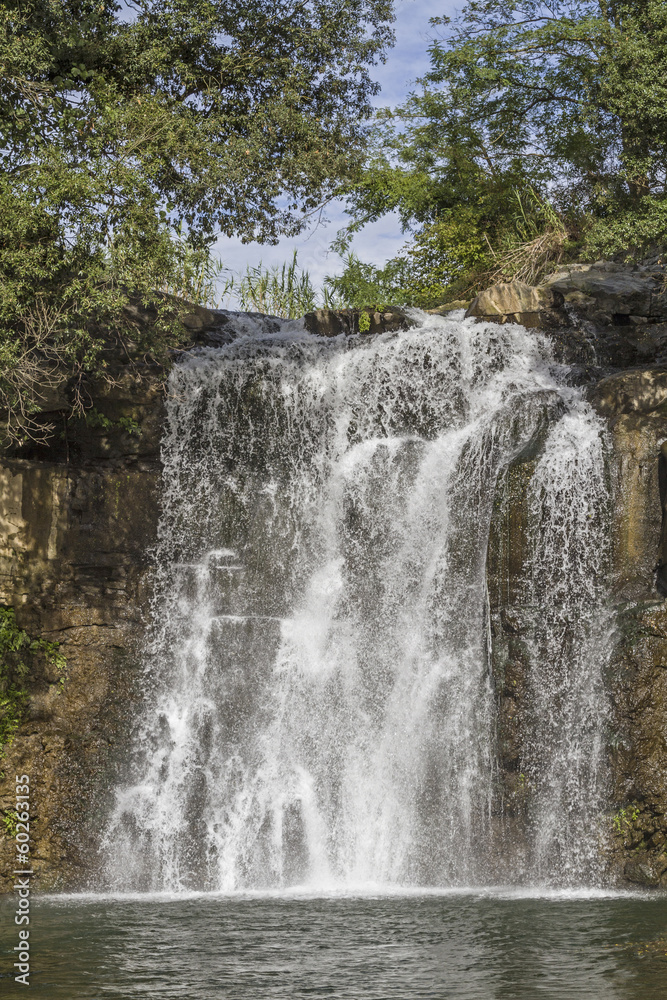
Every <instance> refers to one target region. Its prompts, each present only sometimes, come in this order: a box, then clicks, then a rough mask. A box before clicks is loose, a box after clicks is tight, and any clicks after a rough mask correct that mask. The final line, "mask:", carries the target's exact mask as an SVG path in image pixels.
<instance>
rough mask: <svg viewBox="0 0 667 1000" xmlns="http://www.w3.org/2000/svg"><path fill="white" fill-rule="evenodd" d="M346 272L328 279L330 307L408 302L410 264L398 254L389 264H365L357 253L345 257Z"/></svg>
mask: <svg viewBox="0 0 667 1000" xmlns="http://www.w3.org/2000/svg"><path fill="white" fill-rule="evenodd" d="M343 263H344V265H345V267H344V270H343V272H342V274H337V275H330V276H327V277H326V278H325V279H324V288H323V294H324V305H325V307H326V308H328V309H362V308H364V307H365V306H370V307H378V306H383V305H389V304H395V303H398V304H408V305H413V304H416V303H413V302H411V301H410V302H408V301H407V298H406V295H407V293H406V291H405V288H404V286H405V283H406V280H407V267H408V263H407V261H406V260H405V259H403V258H401V257H397V258H395V259H394V260H390V261H389V262H388V263H387V264H386V265H385V267H383V268H378V267H375V266H374V265H373V264H365V263H364V262H363V261H361V260H359V258H358V257H357V256H356V255H355V254H353V253H348V254H345V255H344V256H343Z"/></svg>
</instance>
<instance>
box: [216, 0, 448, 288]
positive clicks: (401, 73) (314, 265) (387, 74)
mask: <svg viewBox="0 0 667 1000" xmlns="http://www.w3.org/2000/svg"><path fill="white" fill-rule="evenodd" d="M461 6H462V0H458V2H453V0H440V2H438V0H396V21H395V23H394V30H395V32H396V45H395V46H394V48H393V49H391V51H390V52H389V56H388V58H387V62H386V63H385V64H384V66H382V65H380V66H377V67H375V72H374V76H375V79H376V80H378V82H379V83H380V84H381V87H382V90H381V92H380V93H379V94H378V96H377V97H376V99H375V104H376V105H377V106H378V107H382V106H386V105H389V106H393V105H395V104H399V103H400V102H401V101H402V100H403V98H404V97H405V96H406V94H407V93H408V92H409V90H410V89H411V84H412V83H413V81H414V80H415V79H416V78H417V77H418V76H421V75H422V74H423V73H424V72H425V71H426V70H427V69H428V65H429V61H428V54H427V47H428V42H429V39H430V38H431V37H432V31H433V29H432V28H431V26H430V25H429V18H431V17H439V16H441V15H443V14H449V15H451V14H452V13H454V11H455V10H456V9H460V8H461ZM326 216H327V218H328V219H329V220H330V221H329V222H328V223H327V224H326V225H319V226H318V227H317V228H315V229H314V230H312V231H311V232H310V233H304V234H303V235H302V236H301V237H300V238H299V239H294V238H290V239H287V240H282V241H281V242H280V243H277V244H276V245H275V246H267V245H264V246H261V245H260V244H257V243H246V244H243V243H241V241H240V240H235V239H228V238H226V237H224V238H221V239H220V240H218V242H217V244H216V245H215V248H214V253H215V254H216V255H217V256H219V257H220V258H221V259H222V261H223V263H224V264H225V265H226V266H227V267H229V268H231V269H232V270H234V271H243V270H245V267H246V264H249V265H251V266H253V265H256V264H258V263H259V261H260V260H261V261H262V262H263V263H264V264H267V265H271V264H281V263H282V262H283V261H285V260H288V259H290V258H291V256H292V252H293V250H294V249H296V250H298V253H299V263H300V264H301V266H302V267H305V268H307V269H308V271H309V272H310V275H311V277H312V279H313V281H314V283H315V285H316V287H317V286H319V285H320V284H321V282H322V279H323V278H324V276H325V275H326V274H333V273H335V272H336V271H340V270H341V266H340V260H339V258H338V257H337V256H336V255H335V254H331V253H329V252H328V248H329V244H330V243H331V241H332V239H333V238H334V236H335V235H336V232H337V231H338V229H340V228H341V226H342V225H343V224H344V221H345V219H344V214H343V211H342V205H341V204H338V203H333V204H331V205H329V206H328V207H327V212H326ZM404 243H405V236H404V235H403V234H402V233H401V230H400V226H399V224H398V220H397V218H396V217H395V216H393V215H390V216H386V217H385V218H383V219H380V220H379V221H378V222H376V223H374V224H373V225H370V226H367V227H366V228H365V229H364V230H363V231H362V232H361V233H359V234H358V236H357V237H356V238H355V241H354V244H353V249H354V251H355V253H357V254H358V255H359V257H360V258H361V259H362V260H364V261H368V262H370V263H373V264H383V263H384V262H385V261H386V260H388V259H389V258H390V257H392V256H393V255H394V254H395V253H396V252H397V251H398V250H399V249H400V248H401V247H402V246H403V244H404Z"/></svg>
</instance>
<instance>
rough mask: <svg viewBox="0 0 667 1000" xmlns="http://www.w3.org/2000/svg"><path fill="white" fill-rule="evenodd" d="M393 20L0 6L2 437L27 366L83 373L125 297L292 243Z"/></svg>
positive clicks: (354, 1) (344, 166)
mask: <svg viewBox="0 0 667 1000" xmlns="http://www.w3.org/2000/svg"><path fill="white" fill-rule="evenodd" d="M391 18H392V6H391V0H253V2H250V0H131V2H127V3H125V4H124V5H123V6H121V5H120V4H118V3H115V2H113V0H2V3H0V66H1V67H2V74H1V79H0V123H1V126H0V127H1V129H2V142H1V143H0V278H1V280H0V408H4V409H5V410H6V411H8V412H9V413H10V417H11V416H12V414H13V415H14V416H15V417H16V418H17V420H18V424H17V428H18V429H17V431H16V434H17V435H18V436H19V437H20V435H21V434H22V433H24V432H25V431H26V427H27V426H28V424H29V420H28V421H27V423H26V420H27V416H28V411H29V410H30V401H29V398H28V397H29V395H30V392H29V390H30V386H31V385H34V372H35V365H37V367H38V368H39V366H40V365H41V367H42V370H44V369H45V366H46V368H48V366H49V365H50V364H58V365H62V364H65V366H66V367H68V369H69V370H71V372H72V373H75V372H77V371H78V372H79V373H81V372H85V371H88V370H91V369H94V368H96V367H98V368H99V366H100V365H101V364H103V338H102V339H101V338H100V336H99V335H98V334H96V333H95V329H97V330H98V331H99V330H100V329H101V328H102V327H105V328H106V330H107V331H109V330H112V329H113V328H114V325H115V326H116V328H117V329H118V330H119V331H120V325H119V324H121V325H122V316H123V313H122V306H123V304H124V302H125V301H126V297H127V293H128V290H131V291H132V292H133V293H136V294H139V295H140V296H141V297H142V298H143V299H144V300H149V299H151V298H153V299H155V290H156V289H159V288H163V287H173V285H174V283H175V282H178V281H179V280H180V281H181V285H182V278H183V273H184V269H185V272H186V276H187V268H188V267H192V266H194V267H195V269H196V266H197V265H198V263H201V262H202V261H204V260H205V259H206V254H207V250H208V247H209V246H210V244H211V242H212V240H213V239H214V238H215V236H216V234H218V233H224V234H227V235H236V236H240V237H241V238H242V239H243V240H250V239H259V240H262V241H269V242H270V241H272V240H275V239H276V238H277V237H279V236H280V235H284V234H294V233H296V232H298V231H299V230H300V229H301V228H303V226H304V225H305V224H306V223H307V221H308V217H309V213H313V212H315V211H317V209H318V207H319V206H321V205H322V203H323V202H325V201H326V200H327V199H328V198H330V197H331V196H332V195H333V194H334V193H335V192H336V191H337V190H338V189H339V187H340V184H341V182H342V181H343V180H345V179H349V178H350V177H351V176H352V174H353V172H354V171H355V170H357V169H358V167H359V163H360V160H361V155H362V152H363V150H364V148H365V138H366V133H367V129H368V119H369V117H370V115H371V104H370V98H371V97H372V95H373V94H374V93H375V92H376V90H377V87H376V85H375V84H374V83H373V82H372V80H371V77H370V73H369V71H370V68H371V67H372V65H373V63H374V62H376V61H377V60H378V59H382V58H383V57H384V53H385V51H386V48H387V46H388V45H389V44H390V43H391V39H392V35H391V31H390V29H389V27H388V25H389V23H390V21H391ZM193 262H194V264H193ZM179 287H180V286H179ZM186 290H187V288H186ZM165 330H166V328H165ZM136 336H137V334H136V331H135V335H134V339H135V340H136ZM165 336H166V334H165ZM165 342H166V341H164V339H163V344H164V343H165ZM155 346H156V345H155V344H151V343H148V342H146V343H141V344H140V345H139V347H140V348H146V349H152V348H155ZM26 407H27V409H26ZM20 414H22V415H23V416H22V417H21V418H20V419H19V416H20ZM10 427H11V420H10Z"/></svg>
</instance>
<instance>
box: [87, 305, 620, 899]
mask: <svg viewBox="0 0 667 1000" xmlns="http://www.w3.org/2000/svg"><path fill="white" fill-rule="evenodd" d="M413 318H414V323H415V326H414V327H413V328H412V329H410V330H407V331H404V332H399V333H391V334H383V335H380V336H375V337H351V338H348V339H345V338H343V337H338V338H331V339H325V338H317V337H314V336H311V335H309V334H307V333H306V332H305V330H304V329H303V327H302V325H301V324H300V323H299V322H291V323H288V322H285V323H282V324H280V328H279V329H278V330H277V332H274V333H270V332H269V333H267V332H265V331H262V330H259V329H258V330H254V331H253V329H252V327H251V326H250V327H249V326H248V323H247V322H246V325H245V326H244V328H243V329H242V330H241V331H240V332H239V333H238V335H237V336H236V338H235V339H233V340H232V342H231V343H228V344H226V345H224V346H222V347H219V348H203V349H200V350H198V351H197V352H195V353H192V354H190V355H189V356H187V357H186V358H185V360H184V361H183V362H182V363H180V364H179V365H177V366H176V367H175V368H174V370H173V372H172V375H171V379H170V386H169V400H168V408H167V409H168V414H167V417H168V419H167V426H166V430H165V434H164V440H163V461H164V476H163V509H162V518H161V523H160V529H159V543H158V548H157V553H156V575H157V582H156V596H155V599H154V605H153V629H152V634H151V638H150V642H149V645H148V648H147V650H146V657H145V660H146V668H145V669H146V691H147V694H146V705H145V714H144V718H143V720H142V722H141V725H140V728H139V732H138V735H137V740H136V749H135V754H134V758H133V761H132V765H131V773H129V774H128V776H127V778H126V780H125V781H124V782H122V783H121V784H120V786H119V788H118V789H117V790H116V796H115V804H114V807H113V810H112V814H111V817H110V819H109V823H108V825H107V828H106V831H105V834H104V838H103V851H104V854H105V866H106V872H107V878H108V880H109V881H110V882H111V884H112V885H114V886H115V887H118V888H128V887H133V888H145V889H148V888H168V889H186V888H199V889H202V888H203V889H218V890H233V889H237V888H243V887H251V888H263V887H281V886H289V885H295V884H301V885H303V884H306V885H310V886H314V887H324V886H356V885H362V884H366V885H367V884H374V885H388V884H420V885H471V884H483V883H488V882H492V881H494V878H495V877H496V872H495V869H494V863H493V860H492V859H493V851H492V849H491V842H492V840H493V838H494V829H495V825H497V824H494V816H493V813H494V808H495V807H494V802H495V801H497V794H496V791H497V785H498V773H497V772H498V768H497V763H496V761H497V755H496V748H495V692H494V683H493V677H492V675H491V669H490V648H489V644H490V638H489V636H490V628H489V608H488V595H487V588H486V557H487V545H488V538H489V527H490V523H491V518H492V514H493V503H494V496H495V494H496V488H497V484H498V482H499V479H500V478H501V477H502V476H503V475H504V473H505V471H506V470H507V468H508V467H509V466H510V465H511V463H513V462H515V461H517V460H518V459H520V458H521V456H522V455H527V454H536V453H539V454H540V455H541V458H539V460H538V462H537V467H536V470H535V474H534V477H533V484H532V486H531V501H530V502H531V509H533V511H534V517H533V522H534V532H535V544H534V546H533V548H534V556H533V557H532V559H531V565H530V566H528V567H527V569H526V581H525V585H526V591H527V597H526V600H527V603H528V604H530V605H532V606H534V607H538V608H539V611H540V613H539V614H537V615H536V616H534V617H535V624H534V627H533V628H532V631H531V636H530V643H529V644H530V648H531V667H530V673H531V676H530V680H529V684H530V685H531V687H532V689H533V691H534V697H533V714H534V717H533V719H532V721H531V722H530V735H529V738H528V743H527V746H528V749H527V757H526V764H525V767H526V771H527V773H528V774H529V780H530V781H532V782H533V783H534V784H535V786H536V795H535V806H534V810H533V818H532V823H533V831H532V833H531V837H532V858H533V860H532V861H531V865H532V872H533V874H534V875H535V876H536V877H540V878H549V877H551V875H554V873H556V875H557V872H556V869H555V868H554V867H553V866H552V868H550V867H549V865H550V862H549V858H550V856H552V855H553V854H554V853H555V851H556V847H555V845H558V850H560V851H561V852H564V851H567V850H568V849H569V848H570V847H571V846H572V844H573V843H575V842H576V844H577V845H578V847H577V851H578V854H577V858H578V860H577V863H576V865H575V868H574V869H573V872H574V876H573V877H577V878H580V879H585V878H586V877H589V876H590V875H591V873H592V872H593V868H592V867H591V864H592V861H591V859H592V857H593V853H594V852H592V850H591V848H590V844H589V840H590V837H591V833H590V830H591V828H592V827H593V826H594V820H595V815H596V814H597V813H596V811H597V812H599V810H600V809H601V808H602V806H603V804H604V803H603V799H604V753H603V751H604V746H603V741H604V727H605V722H606V711H607V709H606V702H605V697H604V693H603V690H602V687H601V677H602V672H603V670H604V665H605V662H606V661H605V654H606V652H607V651H608V647H609V641H610V640H609V638H608V636H609V634H610V632H609V629H608V628H607V624H608V622H607V618H605V617H604V613H602V614H599V613H598V612H600V609H603V607H604V566H603V564H604V554H603V549H604V545H605V540H604V538H603V537H602V535H601V532H603V528H604V523H603V522H604V517H605V514H604V511H605V497H606V489H605V483H604V461H603V446H602V439H601V424H600V422H599V421H598V419H597V418H596V417H595V416H594V415H593V413H592V412H591V410H590V408H589V407H588V406H587V404H585V403H584V402H583V400H582V398H581V395H580V393H579V392H578V391H577V390H575V389H572V388H568V387H567V384H566V372H565V371H564V369H562V368H559V367H558V366H557V365H555V364H554V363H553V361H552V357H551V353H550V348H549V343H548V341H547V339H546V338H545V337H544V336H543V335H541V334H539V333H536V332H535V331H530V332H529V331H527V330H525V329H523V328H521V327H519V326H515V325H507V326H496V325H486V324H479V323H474V322H472V321H465V320H463V319H462V318H460V314H459V315H456V316H454V317H453V318H441V317H431V316H426V315H425V314H423V313H417V312H415V314H414V317H413ZM603 619H604V620H603ZM603 633H604V635H603ZM605 643H606V645H605ZM577 809H578V810H579V812H578V814H577V815H576V816H574V818H573V813H574V812H575V811H576V810H577ZM587 838H588V839H587ZM587 859H588V860H587ZM589 862H591V864H589ZM593 867H594V865H593Z"/></svg>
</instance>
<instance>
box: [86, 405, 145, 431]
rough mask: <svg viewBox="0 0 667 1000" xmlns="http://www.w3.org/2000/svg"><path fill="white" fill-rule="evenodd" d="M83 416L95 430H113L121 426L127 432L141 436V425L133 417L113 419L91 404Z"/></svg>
mask: <svg viewBox="0 0 667 1000" xmlns="http://www.w3.org/2000/svg"><path fill="white" fill-rule="evenodd" d="M83 418H84V420H85V422H86V423H87V424H88V426H89V427H92V428H93V429H94V430H102V431H112V430H114V429H115V428H120V429H121V430H123V431H125V433H126V434H130V435H136V436H137V437H140V436H141V427H140V426H139V424H138V423H137V421H136V420H135V419H134V418H133V417H119V418H118V420H111V419H110V418H109V417H107V416H106V415H105V414H104V413H101V412H100V411H99V410H98V409H96V408H95V407H94V406H91V407H90V408H89V409H87V410H86V411H85V412H84V415H83Z"/></svg>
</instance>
